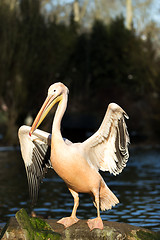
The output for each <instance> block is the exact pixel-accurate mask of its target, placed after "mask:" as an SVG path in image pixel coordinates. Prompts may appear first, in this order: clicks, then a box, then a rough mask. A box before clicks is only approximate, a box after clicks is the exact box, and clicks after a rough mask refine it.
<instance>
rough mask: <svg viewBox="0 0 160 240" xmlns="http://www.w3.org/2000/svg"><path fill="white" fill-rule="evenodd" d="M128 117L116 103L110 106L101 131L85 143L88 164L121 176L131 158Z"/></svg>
mask: <svg viewBox="0 0 160 240" xmlns="http://www.w3.org/2000/svg"><path fill="white" fill-rule="evenodd" d="M125 118H128V115H127V114H126V113H125V111H124V110H123V109H122V108H121V107H120V106H118V105H117V104H115V103H111V104H109V106H108V109H107V112H106V114H105V117H104V120H103V122H102V124H101V126H100V128H99V130H98V131H97V132H96V133H95V134H94V135H93V136H91V137H90V138H89V139H87V140H86V141H85V142H83V143H82V144H83V148H84V151H85V155H86V156H87V160H88V162H89V163H90V164H91V165H92V166H93V167H94V168H96V169H97V170H99V169H100V170H102V171H109V172H110V173H113V174H114V175H116V174H119V173H120V172H121V171H122V170H123V168H124V167H125V166H126V162H127V161H128V158H129V152H128V144H129V142H130V140H129V134H128V131H127V126H126V123H125Z"/></svg>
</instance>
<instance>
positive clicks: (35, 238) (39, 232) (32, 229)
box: [0, 209, 160, 240]
mask: <svg viewBox="0 0 160 240" xmlns="http://www.w3.org/2000/svg"><path fill="white" fill-rule="evenodd" d="M56 222H57V220H55V219H49V220H42V219H40V218H33V217H32V218H31V217H29V216H28V214H27V212H26V211H25V210H24V209H21V210H19V211H18V212H17V213H16V218H14V217H13V218H10V220H9V223H8V224H6V226H5V227H4V229H3V230H2V232H1V236H0V239H2V240H8V239H9V240H23V239H24V240H43V239H46V240H58V239H62V240H63V239H64V240H70V239H71V240H80V239H81V240H82V239H84V240H94V239H95V240H102V239H103V240H160V234H159V233H155V232H152V231H150V230H147V229H144V228H140V227H135V226H132V225H129V224H126V223H119V222H108V221H103V223H104V229H103V230H100V229H94V230H92V231H90V230H89V228H88V225H87V223H86V222H87V220H80V221H79V222H78V223H76V224H74V225H72V226H71V227H69V228H66V229H65V228H64V227H63V225H61V224H57V223H56Z"/></svg>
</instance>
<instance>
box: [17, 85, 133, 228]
mask: <svg viewBox="0 0 160 240" xmlns="http://www.w3.org/2000/svg"><path fill="white" fill-rule="evenodd" d="M67 100H68V89H67V87H66V86H64V85H63V84H62V83H55V84H53V85H51V86H50V88H49V90H48V97H47V99H46V100H45V102H44V104H43V106H42V108H41V110H40V111H39V113H38V115H37V117H36V119H35V121H34V123H33V125H32V128H31V129H30V128H27V130H26V127H21V128H20V130H19V138H20V143H21V151H22V156H23V159H24V161H25V165H26V169H27V173H28V179H29V185H33V182H34V181H35V182H36V181H37V182H36V184H37V185H39V182H38V181H39V178H42V175H43V174H41V175H40V176H41V177H37V179H38V180H37V179H36V178H35V176H34V175H33V172H36V171H38V172H39V173H42V172H43V168H42V167H40V165H41V166H42V165H43V166H47V167H48V165H47V164H48V162H45V164H44V162H43V159H46V157H45V156H46V153H47V150H45V151H40V149H41V148H42V145H44V144H45V145H47V144H48V145H50V146H51V150H50V157H48V158H50V164H49V166H52V167H53V169H54V170H55V171H56V172H57V174H58V175H59V176H60V177H61V178H62V179H63V180H64V181H65V183H66V184H67V186H68V188H69V190H70V192H71V194H72V195H73V197H74V207H73V211H72V214H71V216H70V217H67V218H62V219H61V220H59V221H58V222H59V223H61V224H63V225H64V226H65V227H68V226H70V225H72V224H73V223H76V222H77V221H78V218H77V217H76V210H77V207H78V205H79V197H78V193H79V192H83V193H89V194H90V195H91V196H92V197H93V202H94V204H95V206H96V208H97V218H96V219H92V220H88V226H89V228H90V229H91V230H92V229H93V228H100V229H102V228H103V222H102V220H101V218H100V210H99V209H100V208H101V209H102V210H106V209H111V208H112V206H115V205H116V204H117V203H118V202H119V201H118V199H117V198H116V196H115V195H114V194H113V193H112V192H111V191H110V189H109V188H108V187H107V185H106V184H105V182H104V180H103V178H102V177H101V175H100V173H99V169H100V170H103V171H109V172H110V173H113V174H114V175H116V174H119V173H120V172H121V171H122V169H123V168H124V167H125V166H126V162H127V160H128V157H129V154H128V143H129V136H128V132H127V128H126V125H125V121H124V116H126V117H127V115H126V113H125V112H124V111H123V109H122V108H120V107H119V106H118V105H117V104H115V103H111V104H110V105H109V107H108V109H107V112H106V115H105V117H104V120H103V122H102V124H101V126H100V128H99V130H98V131H97V132H96V133H95V134H94V135H93V136H91V137H90V138H89V139H87V140H86V141H84V142H82V143H71V142H70V141H69V140H66V139H63V138H62V135H61V130H60V126H61V119H62V117H63V115H64V112H65V110H66V107H67ZM56 102H59V104H58V107H57V110H56V113H55V117H54V120H53V125H52V135H49V134H46V133H44V132H42V131H40V130H38V129H37V127H38V126H39V124H40V123H41V122H42V121H43V119H44V118H45V116H46V115H47V113H48V112H49V111H50V109H51V108H52V107H53V105H55V103H56ZM36 129H37V130H36ZM24 132H25V133H24ZM26 132H28V135H27V136H26ZM42 133H43V134H42ZM29 135H30V136H29ZM42 135H43V136H42ZM44 135H45V136H44ZM25 139H28V140H27V141H28V143H29V142H32V147H30V149H31V150H30V151H28V150H26V148H27V147H26V144H24V141H26V140H25ZM38 142H39V143H38ZM37 144H39V145H40V146H41V147H38V146H39V145H37ZM38 148H39V150H37V149H38ZM33 149H36V151H38V153H37V154H35V153H34V152H36V151H33ZM45 149H48V148H45ZM26 151H27V153H26ZM28 152H31V154H30V157H29V156H26V155H28ZM39 152H41V157H40V159H41V161H40V164H39V163H38V164H37V162H38V161H39V158H38V156H39V155H38V154H39ZM31 158H33V159H36V160H34V161H33V164H32V161H31ZM45 161H46V160H45ZM34 165H36V167H34ZM28 166H32V170H29V168H28ZM37 168H38V170H37ZM33 169H34V170H33ZM31 175H32V177H31ZM32 178H33V179H34V181H33V180H32ZM35 191H36V196H37V191H38V190H37V188H36V190H35ZM30 192H31V195H32V196H33V195H34V189H33V186H31V187H30Z"/></svg>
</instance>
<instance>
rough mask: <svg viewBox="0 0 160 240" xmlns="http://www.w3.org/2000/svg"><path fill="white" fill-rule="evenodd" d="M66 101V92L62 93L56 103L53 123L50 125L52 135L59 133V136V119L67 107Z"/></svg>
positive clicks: (60, 119)
mask: <svg viewBox="0 0 160 240" xmlns="http://www.w3.org/2000/svg"><path fill="white" fill-rule="evenodd" d="M67 101H68V94H63V95H62V99H61V101H60V102H59V104H58V107H57V110H56V113H55V117H54V120H53V125H52V136H54V135H55V134H56V135H60V136H61V121H62V117H63V115H64V113H65V111H66V107H67Z"/></svg>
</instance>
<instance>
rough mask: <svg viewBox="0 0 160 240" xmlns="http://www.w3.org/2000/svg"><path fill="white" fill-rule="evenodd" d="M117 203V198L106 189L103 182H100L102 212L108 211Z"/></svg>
mask: <svg viewBox="0 0 160 240" xmlns="http://www.w3.org/2000/svg"><path fill="white" fill-rule="evenodd" d="M118 203H119V200H118V198H117V197H116V196H115V195H114V193H113V192H112V191H111V190H110V189H109V188H108V187H107V185H106V184H105V182H104V181H102V182H101V186H100V208H101V210H102V211H105V210H109V209H111V208H112V207H114V206H115V205H116V204H118Z"/></svg>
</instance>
